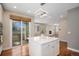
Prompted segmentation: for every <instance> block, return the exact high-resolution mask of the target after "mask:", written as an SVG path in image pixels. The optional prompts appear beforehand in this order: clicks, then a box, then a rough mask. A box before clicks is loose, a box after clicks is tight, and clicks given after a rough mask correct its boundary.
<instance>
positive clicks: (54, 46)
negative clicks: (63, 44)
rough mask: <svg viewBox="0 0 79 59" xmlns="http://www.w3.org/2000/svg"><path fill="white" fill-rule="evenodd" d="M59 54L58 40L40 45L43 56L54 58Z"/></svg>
mask: <svg viewBox="0 0 79 59" xmlns="http://www.w3.org/2000/svg"><path fill="white" fill-rule="evenodd" d="M58 54H59V40H56V41H52V42H49V43H46V44H43V45H42V55H43V56H56V55H58Z"/></svg>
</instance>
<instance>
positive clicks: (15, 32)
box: [12, 21, 21, 46]
mask: <svg viewBox="0 0 79 59" xmlns="http://www.w3.org/2000/svg"><path fill="white" fill-rule="evenodd" d="M12 45H13V46H17V45H21V22H19V21H13V23H12Z"/></svg>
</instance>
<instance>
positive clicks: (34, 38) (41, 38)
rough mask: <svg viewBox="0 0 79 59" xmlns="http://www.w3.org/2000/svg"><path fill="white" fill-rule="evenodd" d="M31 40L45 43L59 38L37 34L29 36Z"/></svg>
mask: <svg viewBox="0 0 79 59" xmlns="http://www.w3.org/2000/svg"><path fill="white" fill-rule="evenodd" d="M29 40H31V41H34V42H36V43H39V44H44V43H48V42H51V41H55V40H58V38H55V37H48V36H36V37H31V38H29Z"/></svg>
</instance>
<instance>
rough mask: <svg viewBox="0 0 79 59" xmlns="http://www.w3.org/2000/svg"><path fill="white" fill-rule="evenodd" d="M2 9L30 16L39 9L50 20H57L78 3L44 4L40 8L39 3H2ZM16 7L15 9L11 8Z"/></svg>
mask: <svg viewBox="0 0 79 59" xmlns="http://www.w3.org/2000/svg"><path fill="white" fill-rule="evenodd" d="M3 6H4V9H5V10H8V11H13V12H18V13H22V14H25V15H29V16H32V15H34V12H35V11H36V10H38V9H39V8H42V9H44V10H45V11H47V12H48V16H51V19H53V20H58V19H59V17H60V16H61V15H63V14H65V13H66V11H67V10H69V9H72V8H75V7H78V6H79V4H78V3H46V4H45V5H44V6H40V3H3ZM14 6H16V8H13V7H14Z"/></svg>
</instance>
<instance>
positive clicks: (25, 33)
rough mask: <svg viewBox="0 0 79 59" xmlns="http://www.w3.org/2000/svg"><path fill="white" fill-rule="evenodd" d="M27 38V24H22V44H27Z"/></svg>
mask: <svg viewBox="0 0 79 59" xmlns="http://www.w3.org/2000/svg"><path fill="white" fill-rule="evenodd" d="M28 37H29V23H28V22H22V43H23V44H27V43H28V39H27V38H28Z"/></svg>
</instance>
